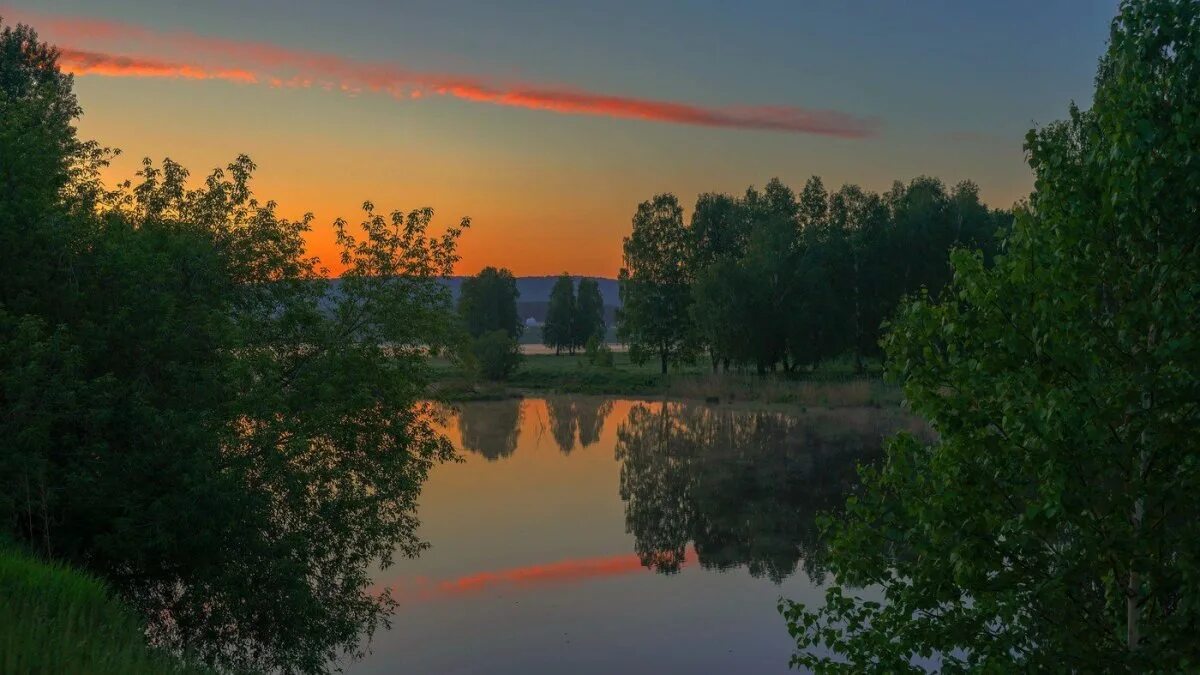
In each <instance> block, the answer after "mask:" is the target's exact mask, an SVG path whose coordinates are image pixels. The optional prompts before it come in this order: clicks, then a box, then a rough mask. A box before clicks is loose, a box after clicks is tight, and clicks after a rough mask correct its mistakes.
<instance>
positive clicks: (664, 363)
mask: <svg viewBox="0 0 1200 675" xmlns="http://www.w3.org/2000/svg"><path fill="white" fill-rule="evenodd" d="M659 355H660V356H661V357H662V374H663V375H666V374H667V350H665V349H664V350H662V351H661V352H659Z"/></svg>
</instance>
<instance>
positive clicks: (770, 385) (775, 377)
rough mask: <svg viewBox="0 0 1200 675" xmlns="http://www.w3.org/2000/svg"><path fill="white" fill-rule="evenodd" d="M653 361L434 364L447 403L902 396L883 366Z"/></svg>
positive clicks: (850, 402)
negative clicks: (513, 367)
mask: <svg viewBox="0 0 1200 675" xmlns="http://www.w3.org/2000/svg"><path fill="white" fill-rule="evenodd" d="M655 368H656V365H654V364H633V363H631V362H629V360H628V356H627V355H625V354H619V355H617V360H616V363H615V364H614V366H613V367H611V368H602V367H595V366H592V365H590V364H587V363H586V361H585V357H584V356H583V355H579V354H577V355H574V356H569V355H566V354H564V355H561V356H555V355H553V354H546V355H529V356H526V357H525V361H524V363H522V364H521V367H520V368H519V369H518V371H517V372H516V373H515V374H514V375H513V376H512V377H511V378H509V379H508V380H507V381H504V382H491V381H487V380H484V379H482V378H479V377H477V376H474V375H472V374H470V373H465V372H463V371H462V370H460V369H457V368H454V367H453V366H451V365H450V364H448V363H444V362H442V363H435V366H434V371H435V377H434V382H433V393H434V395H435V397H436V398H438V399H439V400H443V401H447V402H459V401H479V400H502V399H506V398H525V397H531V396H539V395H553V394H593V395H603V396H627V397H636V398H650V399H658V398H671V399H682V400H698V401H703V402H706V403H711V404H714V405H717V404H735V403H755V404H784V405H798V406H802V407H821V408H841V407H885V406H886V407H899V406H900V404H901V402H902V400H903V395H902V392H901V390H900V388H899V387H898V386H896V385H893V384H889V383H886V382H884V381H883V379H882V378H881V377H880V376H879V374H878V373H868V374H862V375H857V374H854V373H853V372H847V371H844V370H826V371H818V372H815V373H805V374H803V375H786V376H785V375H781V374H767V375H765V376H759V375H756V374H749V373H739V372H730V373H719V374H714V373H712V372H711V371H709V370H707V369H703V368H700V367H697V366H683V367H681V368H679V369H678V370H676V371H673V372H670V373H668V374H666V375H662V374H661V373H659V372H657V371H656V370H655Z"/></svg>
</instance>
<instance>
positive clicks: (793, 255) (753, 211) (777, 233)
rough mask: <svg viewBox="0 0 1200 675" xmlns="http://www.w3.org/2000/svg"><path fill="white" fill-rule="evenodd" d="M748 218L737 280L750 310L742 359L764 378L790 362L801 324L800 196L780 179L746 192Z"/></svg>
mask: <svg viewBox="0 0 1200 675" xmlns="http://www.w3.org/2000/svg"><path fill="white" fill-rule="evenodd" d="M743 202H744V204H745V208H746V214H747V218H748V219H749V234H748V237H747V244H746V253H745V255H744V256H743V257H742V258H741V260H739V262H738V264H739V267H740V273H739V275H738V276H737V277H736V280H737V282H738V288H739V289H740V291H739V296H740V297H741V302H742V303H743V306H744V308H745V311H744V314H743V316H744V317H745V321H746V323H745V324H744V325H743V327H742V330H743V332H742V334H743V335H746V336H747V337H749V338H750V339H749V341H747V342H745V343H743V344H741V345H739V349H738V350H737V354H736V357H737V360H739V361H741V362H743V363H749V364H751V365H753V366H754V368H755V370H756V371H757V372H758V373H759V374H760V375H765V374H766V372H767V371H768V370H769V369H774V367H775V364H777V363H779V362H780V361H781V360H783V359H785V358H786V355H787V351H788V340H789V333H791V332H792V330H791V329H792V326H793V325H794V323H795V322H796V321H797V320H799V318H800V314H799V313H798V312H797V306H798V303H799V300H800V296H799V295H798V290H799V289H798V287H797V285H796V281H797V275H796V272H797V269H798V258H799V255H800V253H801V246H800V241H799V233H800V230H799V226H798V223H797V216H798V214H799V204H797V202H796V195H795V193H793V192H792V190H791V189H790V188H788V187H787V186H786V185H784V184H783V183H782V182H780V180H779V179H778V178H773V179H771V181H770V182H768V183H767V187H766V188H765V189H764V190H763V192H761V193H760V192H758V191H756V190H754V189H749V190H747V191H746V196H745V198H744V200H743Z"/></svg>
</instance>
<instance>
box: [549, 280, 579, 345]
mask: <svg viewBox="0 0 1200 675" xmlns="http://www.w3.org/2000/svg"><path fill="white" fill-rule="evenodd" d="M575 304H576V303H575V283H574V282H573V281H572V280H571V275H569V274H567V273H566V272H563V273H562V274H561V275H560V276H559V277H558V279H557V280H555V282H554V286H553V288H551V289H550V305H549V307H547V308H546V323H545V324H544V325H543V326H542V343H543V344H545V345H546V346H547V347H551V348H553V349H554V353H555V354H561V353H562V350H564V349H566V350H567V351H568V352H570V353H571V354H574V353H575V346H576V345H575V321H576V320H577V318H578V317H577V313H578V310H577V309H576V307H575Z"/></svg>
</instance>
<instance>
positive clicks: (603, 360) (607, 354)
mask: <svg viewBox="0 0 1200 675" xmlns="http://www.w3.org/2000/svg"><path fill="white" fill-rule="evenodd" d="M584 351H585V353H586V355H587V360H588V363H590V364H592V365H593V366H596V367H597V368H612V367H613V350H612V348H611V347H609V346H608V345H607V344H605V343H604V342H602V341H601V340H600V338H598V337H596V336H595V335H593V336H592V337H590V338H588V341H587V345H585V346H584Z"/></svg>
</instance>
